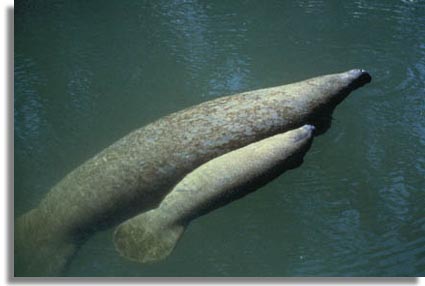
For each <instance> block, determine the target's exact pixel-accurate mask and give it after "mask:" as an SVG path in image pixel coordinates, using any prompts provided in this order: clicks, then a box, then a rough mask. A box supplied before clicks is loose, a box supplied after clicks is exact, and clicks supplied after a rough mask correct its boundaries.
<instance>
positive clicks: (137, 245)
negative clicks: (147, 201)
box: [114, 208, 186, 263]
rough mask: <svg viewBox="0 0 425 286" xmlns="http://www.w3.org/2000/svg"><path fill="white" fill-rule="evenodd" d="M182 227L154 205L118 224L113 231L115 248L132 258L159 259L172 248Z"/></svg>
mask: <svg viewBox="0 0 425 286" xmlns="http://www.w3.org/2000/svg"><path fill="white" fill-rule="evenodd" d="M185 228H186V226H185V225H183V224H179V223H178V222H176V221H174V220H173V219H171V217H170V216H168V215H167V213H165V212H163V211H162V210H161V208H157V209H154V210H151V211H148V212H146V213H144V214H141V215H138V216H136V217H134V218H132V219H129V220H127V221H126V222H124V223H122V224H120V225H119V226H118V227H117V229H116V230H115V233H114V244H115V248H116V249H117V250H118V252H119V253H120V254H121V255H122V256H124V257H126V258H128V259H130V260H133V261H137V262H141V263H149V262H156V261H160V260H162V259H165V258H166V257H167V256H168V255H169V254H170V253H171V252H172V251H173V249H174V247H175V246H176V244H177V242H178V241H179V239H180V237H181V235H182V234H183V232H184V230H185Z"/></svg>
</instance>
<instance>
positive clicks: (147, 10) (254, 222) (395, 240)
mask: <svg viewBox="0 0 425 286" xmlns="http://www.w3.org/2000/svg"><path fill="white" fill-rule="evenodd" d="M355 67H360V68H365V69H367V70H368V71H369V72H370V73H371V74H372V76H373V82H372V83H371V84H369V85H367V86H365V87H364V88H362V89H359V90H358V91H356V92H354V93H353V94H352V95H351V96H350V97H349V98H347V100H346V101H345V102H343V104H341V105H340V106H339V107H338V108H337V110H336V112H335V113H334V121H333V125H332V127H331V129H330V130H329V131H328V132H327V133H326V134H324V135H322V136H320V137H318V138H316V140H315V142H314V144H313V146H312V149H311V151H310V152H309V153H308V154H307V156H306V158H305V162H304V164H303V165H302V166H301V167H300V168H298V169H295V170H293V171H291V172H288V173H286V174H285V175H283V176H281V177H280V178H279V179H277V180H276V181H274V182H273V183H271V184H269V185H268V186H266V187H265V188H262V189H261V190H260V191H258V192H256V193H254V194H252V195H250V196H248V197H246V198H244V199H242V200H239V201H237V202H235V203H233V204H231V205H229V206H227V207H225V208H222V209H219V210H217V211H215V212H213V213H211V214H209V215H207V216H204V217H202V218H200V219H198V220H197V221H194V222H193V223H192V224H191V225H190V227H189V228H188V230H187V232H186V233H185V234H184V236H183V238H182V240H181V241H180V243H179V244H178V247H177V249H176V250H175V252H174V253H173V254H172V255H171V257H169V259H167V260H166V261H164V262H161V263H158V264H153V265H138V264H136V263H133V262H129V261H127V260H125V259H123V258H120V257H119V256H118V255H117V253H116V252H115V250H114V247H113V244H112V240H111V234H112V230H110V231H107V232H102V233H99V234H97V235H96V236H94V237H92V239H90V240H89V241H88V243H87V244H85V245H84V246H83V248H82V249H81V251H80V252H79V253H78V254H77V256H76V257H75V259H74V260H73V261H72V263H71V265H70V267H69V270H68V271H67V275H69V276H424V275H425V210H424V206H425V181H424V178H425V152H424V148H425V2H424V1H415V0H410V1H407V0H406V1H401V0H400V1H363V0H356V1H338V0H335V1H321V0H316V1H314V0H311V1H309V0H302V1H272V0H268V1H196V0H189V1H93V0H92V1H23V0H21V1H16V3H15V72H14V76H15V108H14V112H15V115H14V119H15V151H14V152H15V154H14V155H15V214H16V215H19V214H22V213H23V212H25V211H27V210H28V209H30V208H32V207H35V206H36V205H37V203H38V202H39V200H40V199H41V198H42V197H43V195H44V194H45V193H46V192H47V191H48V190H49V188H50V187H51V186H52V185H53V184H54V183H56V182H58V181H59V180H60V179H61V178H62V177H63V176H64V175H65V174H67V173H68V172H69V171H71V170H72V169H73V168H75V167H77V166H78V165H79V164H81V163H82V162H84V161H85V160H86V159H88V158H89V157H91V156H93V155H94V154H96V153H97V152H98V151H100V150H101V149H102V148H104V147H106V146H108V145H109V144H111V143H112V142H114V141H115V140H117V139H119V138H120V137H122V136H124V135H126V134H127V133H128V132H130V131H131V130H133V129H135V128H138V127H141V126H143V125H145V124H147V123H149V122H151V121H153V120H154V119H156V118H159V117H161V116H163V115H166V114H168V113H171V112H174V111H177V110H179V109H182V108H184V107H187V106H190V105H193V104H197V103H200V102H203V101H206V100H210V99H213V98H216V97H218V96H221V95H227V94H231V93H235V92H239V91H246V90H252V89H257V88H263V87H269V86H273V85H280V84H284V83H289V82H292V81H297V80H302V79H305V78H308V77H310V76H316V75H321V74H326V73H333V72H340V71H345V70H348V69H351V68H355Z"/></svg>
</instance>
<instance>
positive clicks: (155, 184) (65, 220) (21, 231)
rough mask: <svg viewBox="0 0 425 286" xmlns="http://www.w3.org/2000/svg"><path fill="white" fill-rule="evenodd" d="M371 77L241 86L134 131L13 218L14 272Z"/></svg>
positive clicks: (58, 256)
mask: <svg viewBox="0 0 425 286" xmlns="http://www.w3.org/2000/svg"><path fill="white" fill-rule="evenodd" d="M370 80H371V77H370V75H369V74H368V73H367V72H365V71H363V70H350V71H348V72H344V73H339V74H331V75H325V76H320V77H315V78H311V79H308V80H305V81H301V82H297V83H292V84H288V85H283V86H277V87H272V88H267V89H260V90H255V91H249V92H244V93H240V94H236V95H232V96H226V97H222V98H218V99H215V100H211V101H207V102H204V103H202V104H199V105H196V106H193V107H190V108H187V109H184V110H182V111H179V112H176V113H173V114H170V115H168V116H165V117H163V118H161V119H159V120H157V121H155V122H153V123H150V124H148V125H146V126H145V127H143V128H140V129H137V130H135V131H133V132H131V133H130V134H128V135H127V136H125V137H123V138H122V139H120V140H118V141H117V142H115V143H114V144H112V145H111V146H109V147H107V148H106V149H104V150H103V151H101V152H100V153H99V154H97V155H95V156H94V157H93V158H91V159H89V160H88V161H86V162H85V163H83V164H82V165H80V166H79V167H77V168H76V169H75V170H73V171H72V172H70V173H69V174H68V175H67V176H65V177H64V178H63V179H62V180H61V181H60V182H58V183H57V184H56V185H55V186H53V187H52V189H51V190H50V191H49V192H48V193H47V195H46V196H45V198H44V199H43V200H42V201H41V202H40V204H39V205H38V207H37V208H35V209H33V210H30V211H29V212H28V213H26V214H24V215H23V216H21V217H20V218H18V220H17V222H16V224H15V270H16V272H15V274H16V275H19V276H21V275H39V276H44V275H59V274H60V273H61V270H63V269H64V266H65V265H66V263H67V262H68V261H69V258H71V257H72V255H73V254H74V253H75V251H76V250H77V249H78V246H79V245H81V244H82V243H83V242H84V240H85V239H87V238H88V237H89V236H90V235H91V234H92V233H93V232H95V231H98V230H99V229H102V228H108V227H111V226H114V225H117V224H119V223H121V222H123V221H125V220H126V219H128V218H131V217H133V216H135V215H137V214H139V213H141V212H144V211H147V210H149V209H152V208H155V207H157V206H158V205H159V203H160V202H161V200H162V199H163V198H164V196H165V195H167V193H169V192H170V191H171V189H172V188H173V187H174V186H175V185H176V184H177V183H178V182H179V181H180V180H181V179H182V178H183V177H184V176H185V175H186V174H188V173H189V172H190V171H192V170H194V169H195V168H197V167H198V166H200V165H201V164H203V163H205V162H207V161H209V160H211V159H212V158H215V157H217V156H220V155H222V154H225V153H227V152H229V151H232V150H235V149H237V148H240V147H243V146H245V145H248V144H250V143H252V142H255V141H258V140H261V139H263V138H266V137H270V136H272V135H275V134H278V133H282V132H285V131H288V130H291V129H294V128H297V127H300V126H302V125H304V124H306V123H310V124H313V125H316V126H317V127H318V128H319V129H320V128H321V125H326V124H327V123H328V121H327V120H328V115H329V114H331V112H332V111H333V108H334V107H335V106H336V105H337V104H338V103H339V102H341V101H342V100H343V99H344V98H345V97H346V96H347V95H348V94H349V93H350V92H351V91H352V90H354V89H356V88H358V87H360V86H362V85H364V84H366V83H368V82H369V81H370ZM323 118H325V120H324V119H323ZM323 122H325V124H323Z"/></svg>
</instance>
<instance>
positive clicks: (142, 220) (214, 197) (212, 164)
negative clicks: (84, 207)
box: [114, 125, 314, 263]
mask: <svg viewBox="0 0 425 286" xmlns="http://www.w3.org/2000/svg"><path fill="white" fill-rule="evenodd" d="M313 130H314V128H313V126H311V125H304V126H303V127H300V128H297V129H294V130H290V131H287V132H285V133H282V134H277V135H274V136H271V137H268V138H266V139H263V140H260V141H257V142H254V143H251V144H249V145H247V146H245V147H242V148H240V149H236V150H234V151H231V152H229V153H226V154H224V155H221V156H219V157H217V158H214V159H212V160H210V161H208V162H207V163H205V164H203V165H201V166H200V167H198V168H196V169H195V170H194V171H192V172H191V173H189V174H188V175H187V176H186V177H184V178H183V180H181V181H180V182H179V183H178V184H177V185H176V186H175V187H174V188H173V190H172V191H171V192H170V193H169V194H168V195H167V196H166V197H165V198H164V200H163V201H162V202H161V204H160V205H159V207H158V208H156V209H153V210H150V211H148V212H145V213H143V214H141V215H138V216H136V217H134V218H131V219H129V220H128V221H126V222H124V223H122V224H121V225H119V226H118V228H117V229H116V231H115V234H114V243H115V246H116V248H117V249H118V251H119V252H120V253H121V254H122V255H123V256H125V257H127V258H129V259H132V260H135V261H138V262H142V263H145V262H154V261H157V260H161V259H163V258H165V257H167V256H168V255H169V254H170V253H171V251H172V250H173V249H174V247H175V246H176V244H177V242H178V240H179V238H180V236H181V235H182V234H183V232H184V230H185V228H186V226H187V225H188V224H189V223H190V222H191V221H192V220H193V219H196V218H197V217H199V216H201V215H203V214H206V213H208V212H210V211H212V210H214V209H216V208H219V207H221V206H223V205H226V204H228V203H230V202H232V201H234V200H236V199H238V198H241V197H243V196H245V195H246V194H248V193H250V192H252V191H255V190H257V189H258V188H259V187H261V186H263V185H264V184H266V183H268V182H270V181H271V180H272V179H274V178H275V177H277V176H278V175H280V174H281V173H283V172H285V171H286V170H288V169H292V168H294V167H296V166H298V165H299V164H300V163H301V161H302V158H303V156H304V154H305V153H306V151H307V150H308V148H309V147H310V143H311V139H312V136H313Z"/></svg>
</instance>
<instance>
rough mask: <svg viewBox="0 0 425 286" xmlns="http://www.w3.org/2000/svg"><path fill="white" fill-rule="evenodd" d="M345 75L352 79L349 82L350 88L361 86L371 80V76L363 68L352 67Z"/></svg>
mask: <svg viewBox="0 0 425 286" xmlns="http://www.w3.org/2000/svg"><path fill="white" fill-rule="evenodd" d="M347 75H348V76H350V77H352V79H353V80H352V81H351V84H350V88H351V89H352V90H354V89H357V88H359V87H362V86H363V85H365V84H367V83H369V82H371V81H372V76H371V75H370V74H369V73H368V72H367V71H366V70H364V69H352V70H350V71H349V72H348V73H347Z"/></svg>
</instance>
